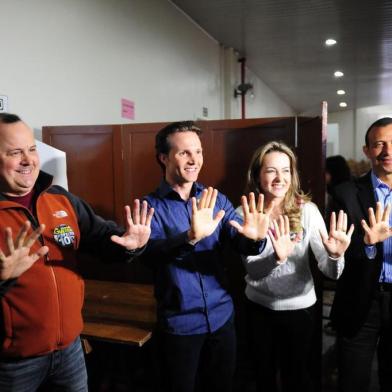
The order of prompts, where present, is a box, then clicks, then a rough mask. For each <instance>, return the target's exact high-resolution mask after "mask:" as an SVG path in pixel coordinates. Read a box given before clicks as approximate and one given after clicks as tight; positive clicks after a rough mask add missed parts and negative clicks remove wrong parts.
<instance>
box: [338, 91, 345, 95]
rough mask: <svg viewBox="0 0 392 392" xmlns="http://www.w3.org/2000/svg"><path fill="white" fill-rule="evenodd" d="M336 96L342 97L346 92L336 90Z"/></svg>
mask: <svg viewBox="0 0 392 392" xmlns="http://www.w3.org/2000/svg"><path fill="white" fill-rule="evenodd" d="M336 94H338V95H344V94H346V92H345V91H344V90H338V91H336Z"/></svg>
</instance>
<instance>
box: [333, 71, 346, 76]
mask: <svg viewBox="0 0 392 392" xmlns="http://www.w3.org/2000/svg"><path fill="white" fill-rule="evenodd" d="M343 75H344V73H343V72H342V71H335V72H334V76H335V78H341V77H342V76H343Z"/></svg>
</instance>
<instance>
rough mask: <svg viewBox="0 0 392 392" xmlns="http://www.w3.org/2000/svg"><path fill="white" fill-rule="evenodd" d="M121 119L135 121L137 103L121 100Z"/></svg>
mask: <svg viewBox="0 0 392 392" xmlns="http://www.w3.org/2000/svg"><path fill="white" fill-rule="evenodd" d="M121 117H123V118H129V119H130V120H134V119H135V103H134V102H133V101H130V100H129V99H125V98H122V99H121Z"/></svg>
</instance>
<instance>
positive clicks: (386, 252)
mask: <svg viewBox="0 0 392 392" xmlns="http://www.w3.org/2000/svg"><path fill="white" fill-rule="evenodd" d="M371 179H372V185H373V189H374V195H375V197H376V200H377V201H379V202H380V203H381V206H382V207H383V209H384V208H385V207H386V205H387V204H391V203H392V189H391V188H389V186H388V185H387V184H385V183H384V182H382V181H381V180H380V179H379V178H378V177H377V176H376V175H375V174H374V173H373V172H372V173H371ZM389 226H390V227H391V226H392V214H391V215H390V216H389ZM365 249H366V253H367V255H368V257H369V258H374V257H376V252H377V249H376V247H375V246H373V247H372V246H370V247H366V248H365ZM380 282H388V283H392V238H391V237H389V238H387V239H386V240H385V241H383V262H382V269H381V275H380Z"/></svg>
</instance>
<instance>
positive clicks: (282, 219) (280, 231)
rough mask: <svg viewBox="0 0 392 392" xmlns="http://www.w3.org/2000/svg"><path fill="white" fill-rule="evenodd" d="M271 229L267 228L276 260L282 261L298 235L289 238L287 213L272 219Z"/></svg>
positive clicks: (288, 253) (291, 248) (290, 251)
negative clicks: (292, 238)
mask: <svg viewBox="0 0 392 392" xmlns="http://www.w3.org/2000/svg"><path fill="white" fill-rule="evenodd" d="M272 225H273V228H274V229H273V230H271V229H270V230H268V235H269V237H270V239H271V242H272V246H273V247H274V250H275V254H276V261H277V262H278V263H279V264H282V263H284V262H285V261H286V260H287V257H289V256H290V255H291V254H292V253H293V250H294V247H295V244H296V243H297V241H296V240H297V238H298V236H297V237H296V238H295V239H294V240H291V238H290V222H289V218H288V217H287V215H285V216H282V215H280V216H279V219H277V220H276V219H274V220H273V221H272Z"/></svg>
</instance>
